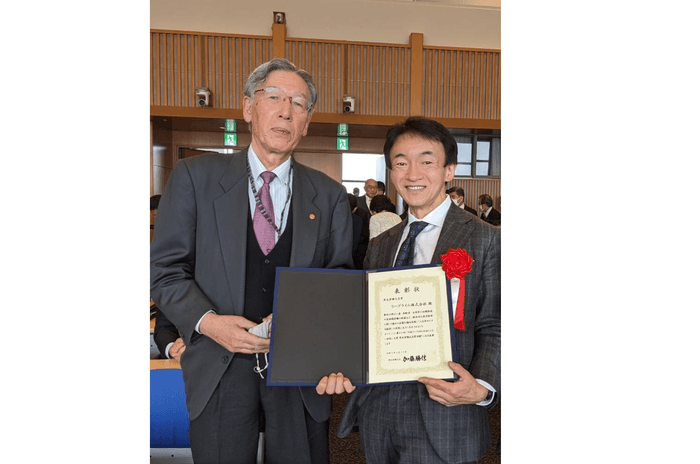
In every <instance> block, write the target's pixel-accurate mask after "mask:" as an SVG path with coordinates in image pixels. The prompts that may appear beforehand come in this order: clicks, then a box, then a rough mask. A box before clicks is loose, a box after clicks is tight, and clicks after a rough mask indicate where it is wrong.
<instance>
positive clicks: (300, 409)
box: [190, 354, 329, 464]
mask: <svg viewBox="0 0 700 464" xmlns="http://www.w3.org/2000/svg"><path fill="white" fill-rule="evenodd" d="M259 358H260V366H261V367H263V366H264V365H265V359H264V355H259ZM255 366H256V360H255V355H245V354H236V355H235V356H234V357H233V360H232V361H231V364H230V365H229V367H228V369H227V370H226V372H225V373H224V375H223V377H222V378H221V382H220V383H219V386H218V387H217V388H216V390H215V391H214V393H213V394H212V397H211V399H210V400H209V403H207V406H206V407H205V408H204V411H203V412H202V414H201V415H200V416H199V417H197V418H196V419H195V420H193V421H190V445H191V447H192V457H193V459H194V462H195V463H196V464H253V463H255V460H256V454H257V446H258V434H259V432H260V430H261V425H260V424H261V422H260V421H261V414H262V415H263V417H264V432H265V464H297V463H298V464H328V462H329V453H328V421H324V422H321V423H319V422H316V421H314V420H313V418H311V416H310V415H309V413H308V412H307V411H306V408H305V407H304V403H303V400H302V398H301V393H300V392H299V388H297V387H268V386H267V385H265V380H264V379H262V378H260V375H259V374H257V373H255V372H254V371H253V368H254V367H255Z"/></svg>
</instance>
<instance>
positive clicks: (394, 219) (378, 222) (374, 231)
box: [369, 195, 401, 240]
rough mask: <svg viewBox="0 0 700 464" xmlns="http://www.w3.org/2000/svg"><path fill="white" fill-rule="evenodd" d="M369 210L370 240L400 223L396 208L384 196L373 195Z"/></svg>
mask: <svg viewBox="0 0 700 464" xmlns="http://www.w3.org/2000/svg"><path fill="white" fill-rule="evenodd" d="M369 210H370V213H371V214H372V217H370V219H369V239H370V240H372V239H373V238H374V237H376V236H377V235H379V234H381V233H382V232H384V231H385V230H389V229H391V228H392V227H394V226H395V225H396V224H398V223H399V222H401V217H399V215H398V214H396V207H395V206H394V204H393V203H392V202H391V200H389V197H387V196H386V195H375V196H374V198H372V201H371V202H370V204H369Z"/></svg>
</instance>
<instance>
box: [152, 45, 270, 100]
mask: <svg viewBox="0 0 700 464" xmlns="http://www.w3.org/2000/svg"><path fill="white" fill-rule="evenodd" d="M270 59H272V39H271V38H269V37H258V36H237V35H220V34H217V35H213V34H197V33H188V32H176V31H173V32H170V31H151V70H152V72H151V105H156V106H180V107H195V106H196V102H195V89H196V88H199V87H203V88H208V89H209V90H210V91H211V99H212V105H213V106H214V107H215V108H235V109H240V108H242V106H243V85H244V84H245V81H246V80H247V79H248V76H249V75H250V73H251V72H253V70H254V69H255V68H256V67H257V66H258V65H259V64H260V63H263V62H265V61H268V60H270Z"/></svg>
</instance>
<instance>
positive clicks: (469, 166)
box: [455, 135, 501, 177]
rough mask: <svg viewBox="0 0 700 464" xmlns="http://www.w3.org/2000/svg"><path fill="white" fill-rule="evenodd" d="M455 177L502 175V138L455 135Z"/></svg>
mask: <svg viewBox="0 0 700 464" xmlns="http://www.w3.org/2000/svg"><path fill="white" fill-rule="evenodd" d="M455 139H456V140H457V168H456V169H455V177H500V176H501V143H500V142H501V139H500V138H498V137H485V136H477V135H472V136H455Z"/></svg>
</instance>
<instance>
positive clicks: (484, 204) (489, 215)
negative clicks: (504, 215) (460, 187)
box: [479, 193, 501, 226]
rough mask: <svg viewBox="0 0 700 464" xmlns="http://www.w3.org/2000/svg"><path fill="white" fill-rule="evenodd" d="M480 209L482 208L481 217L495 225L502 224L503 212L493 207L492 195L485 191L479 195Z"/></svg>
mask: <svg viewBox="0 0 700 464" xmlns="http://www.w3.org/2000/svg"><path fill="white" fill-rule="evenodd" d="M479 209H480V210H481V216H480V217H481V219H483V220H484V221H486V222H488V223H489V224H493V225H494V226H500V225H501V213H500V212H498V210H496V209H495V208H494V207H493V199H492V198H491V195H488V194H486V193H484V194H483V195H480V196H479Z"/></svg>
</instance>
